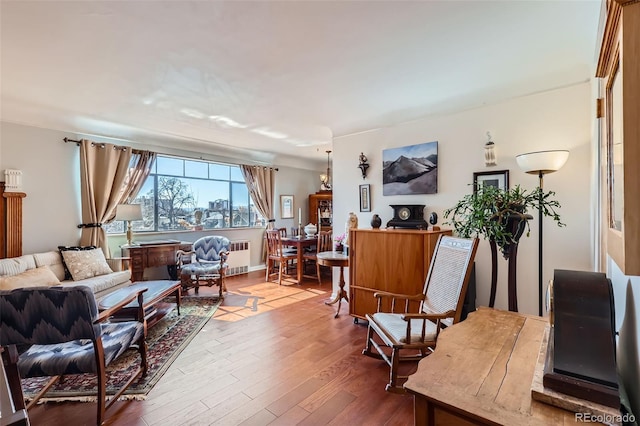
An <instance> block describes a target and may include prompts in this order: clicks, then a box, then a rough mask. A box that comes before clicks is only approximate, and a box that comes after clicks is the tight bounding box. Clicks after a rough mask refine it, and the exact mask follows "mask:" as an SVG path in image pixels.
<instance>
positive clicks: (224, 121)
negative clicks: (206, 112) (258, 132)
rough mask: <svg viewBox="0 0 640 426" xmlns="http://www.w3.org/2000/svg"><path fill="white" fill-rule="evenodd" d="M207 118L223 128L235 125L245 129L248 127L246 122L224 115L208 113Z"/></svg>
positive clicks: (237, 127)
mask: <svg viewBox="0 0 640 426" xmlns="http://www.w3.org/2000/svg"><path fill="white" fill-rule="evenodd" d="M209 120H211V121H213V122H214V123H216V124H217V125H219V126H220V127H224V128H229V127H235V128H236V129H246V128H247V127H248V126H247V125H246V124H240V123H238V122H237V121H235V120H233V119H231V118H229V117H225V116H224V115H210V116H209Z"/></svg>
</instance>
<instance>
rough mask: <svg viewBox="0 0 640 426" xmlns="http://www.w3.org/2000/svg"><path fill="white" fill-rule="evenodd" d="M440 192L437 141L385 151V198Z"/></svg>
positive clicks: (383, 177)
mask: <svg viewBox="0 0 640 426" xmlns="http://www.w3.org/2000/svg"><path fill="white" fill-rule="evenodd" d="M437 193H438V141H433V142H427V143H421V144H417V145H409V146H403V147H399V148H389V149H384V150H382V195H412V194H437Z"/></svg>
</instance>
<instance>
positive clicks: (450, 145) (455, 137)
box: [333, 83, 593, 314]
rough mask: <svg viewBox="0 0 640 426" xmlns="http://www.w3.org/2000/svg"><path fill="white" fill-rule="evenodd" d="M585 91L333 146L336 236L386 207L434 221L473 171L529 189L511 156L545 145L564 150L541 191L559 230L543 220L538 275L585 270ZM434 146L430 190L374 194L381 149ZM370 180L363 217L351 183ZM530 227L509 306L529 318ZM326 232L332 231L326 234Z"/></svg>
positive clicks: (501, 302)
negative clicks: (487, 155)
mask: <svg viewBox="0 0 640 426" xmlns="http://www.w3.org/2000/svg"><path fill="white" fill-rule="evenodd" d="M591 122H592V121H591V119H590V85H589V83H584V84H580V85H575V86H571V87H568V88H564V89H560V90H554V91H549V92H545V93H541V94H536V95H532V96H527V97H522V98H518V99H513V100H510V101H506V102H503V103H500V104H496V105H488V106H486V107H483V108H478V109H473V110H468V111H463V112H459V113H456V114H451V115H446V116H434V117H427V118H424V119H420V120H416V121H412V122H409V123H404V124H401V125H397V126H393V127H387V128H382V129H375V130H371V131H369V132H363V133H359V134H356V135H351V136H345V137H342V138H337V139H335V140H334V155H333V173H334V175H333V178H334V215H335V217H334V223H335V226H334V230H336V229H337V230H340V229H342V227H343V224H344V223H345V221H346V219H347V216H348V213H349V212H350V211H353V212H356V214H357V215H358V217H359V227H361V228H367V227H370V220H371V217H372V215H373V214H374V213H378V214H379V215H380V217H381V218H382V221H383V227H384V224H385V223H386V222H387V221H388V220H389V219H391V217H392V213H393V211H392V209H391V207H389V205H390V204H402V203H411V204H425V205H426V209H425V217H426V216H428V215H429V214H430V213H431V212H433V211H435V212H436V213H437V214H438V216H439V218H440V219H439V225H440V226H443V227H444V226H445V225H443V224H442V222H443V220H444V218H443V214H442V213H443V211H444V210H445V209H447V208H449V207H451V206H453V205H454V204H455V203H456V201H457V200H459V199H460V198H462V197H463V196H464V195H465V194H467V193H469V192H470V191H471V187H470V186H469V184H471V183H472V181H473V172H478V171H487V170H502V169H508V170H509V171H510V175H509V177H510V185H511V186H514V185H517V184H520V185H521V186H522V187H523V188H525V189H529V190H531V189H534V188H535V187H536V186H537V185H538V179H537V176H532V175H527V174H525V173H523V172H521V171H520V170H519V168H518V166H517V164H516V160H515V156H516V155H517V154H521V153H525V152H530V151H538V150H545V149H567V150H569V151H570V156H569V160H568V161H567V164H566V165H565V166H564V167H563V168H562V169H561V170H559V171H558V172H556V173H554V174H550V175H547V176H546V177H545V179H544V184H545V189H547V190H554V191H555V192H556V194H557V199H558V201H559V202H560V203H561V205H562V208H561V210H560V214H561V217H562V220H563V221H564V222H565V223H566V224H567V226H566V227H564V228H558V227H556V226H555V224H554V223H553V221H551V220H548V219H546V218H545V221H544V234H543V235H544V274H543V275H544V276H543V282H544V283H546V282H548V280H549V279H551V278H552V275H553V270H554V269H556V268H564V269H577V270H592V268H593V266H592V256H591V250H592V249H591V241H592V229H591V226H590V214H591V213H590V206H591V197H590V184H591V177H590V176H591V175H590V173H591V170H590V167H591V151H590V141H591ZM487 131H489V132H491V135H492V139H493V141H494V142H495V143H496V147H497V148H496V149H497V155H498V165H497V166H496V167H492V168H487V167H485V166H484V151H483V149H484V143H485V142H486V140H487V139H486V133H487ZM431 141H438V193H437V194H435V195H398V196H383V194H382V170H381V169H382V150H383V149H387V148H394V147H401V146H406V145H414V144H419V143H424V142H431ZM361 151H362V152H364V153H365V154H366V155H367V157H368V159H369V163H370V165H371V167H370V168H369V173H368V177H367V179H366V180H365V181H363V180H362V176H361V173H360V170H359V169H358V168H357V165H358V155H359V153H360V152H361ZM361 183H370V184H371V202H372V211H371V212H370V213H360V212H359V201H358V200H359V198H358V185H359V184H361ZM529 213H531V214H532V215H534V220H532V221H530V227H531V235H530V237H529V238H526V237H523V238H522V240H521V241H520V245H519V248H518V277H517V287H518V307H519V311H520V312H523V313H529V314H537V312H538V218H537V212H529ZM334 232H335V231H334ZM490 259H491V255H490V252H489V245H488V243H487V242H486V241H482V242H481V244H480V248H479V250H478V254H477V257H476V282H477V301H476V303H477V304H478V305H487V304H488V302H489V291H490V279H491V264H490ZM496 308H500V309H507V262H506V261H505V260H503V259H502V258H500V261H499V276H498V289H497V297H496Z"/></svg>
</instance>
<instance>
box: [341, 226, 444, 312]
mask: <svg viewBox="0 0 640 426" xmlns="http://www.w3.org/2000/svg"><path fill="white" fill-rule="evenodd" d="M440 235H451V230H449V229H442V230H438V231H423V230H415V229H352V230H351V231H350V232H349V314H350V315H351V316H353V317H354V321H355V322H358V320H359V319H364V318H365V315H366V314H371V313H374V312H376V308H377V302H376V299H375V298H374V297H373V294H374V293H375V292H376V291H380V290H382V291H389V292H393V293H403V294H420V293H422V288H423V286H424V280H425V277H426V276H427V272H428V271H429V264H430V262H431V257H432V256H433V251H434V249H435V247H436V243H437V242H438V238H439V237H440Z"/></svg>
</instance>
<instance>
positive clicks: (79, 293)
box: [0, 286, 147, 425]
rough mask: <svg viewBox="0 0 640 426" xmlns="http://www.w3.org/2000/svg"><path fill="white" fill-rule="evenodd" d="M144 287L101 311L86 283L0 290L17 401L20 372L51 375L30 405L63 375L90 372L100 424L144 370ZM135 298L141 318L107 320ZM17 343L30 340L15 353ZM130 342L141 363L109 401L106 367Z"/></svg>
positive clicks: (2, 341)
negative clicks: (118, 320) (96, 382)
mask: <svg viewBox="0 0 640 426" xmlns="http://www.w3.org/2000/svg"><path fill="white" fill-rule="evenodd" d="M144 291H146V289H143V290H140V291H138V292H132V293H131V294H130V295H129V296H127V297H125V298H124V299H123V300H122V301H120V302H119V303H117V304H116V305H114V306H113V307H112V308H110V309H108V310H105V311H102V312H100V313H98V307H97V305H96V300H95V297H94V295H93V291H92V290H91V289H90V288H89V287H87V286H75V287H31V288H19V289H15V290H3V291H0V320H1V321H0V322H1V323H2V327H1V328H0V346H3V347H5V350H4V351H3V352H2V356H3V358H4V359H3V361H4V362H5V365H6V366H7V369H8V370H10V371H11V374H10V375H9V377H12V378H14V379H16V378H17V379H18V382H17V384H16V383H10V385H11V387H12V388H14V390H12V396H13V399H14V402H16V405H17V406H18V407H19V408H24V397H23V395H22V392H21V390H20V392H19V393H18V392H16V391H15V387H16V386H17V387H18V388H19V387H20V381H19V379H20V378H28V377H47V376H49V377H52V378H51V379H50V380H49V382H48V383H47V384H46V385H45V386H44V388H43V389H42V390H41V391H40V392H39V393H38V394H37V395H36V396H35V397H34V399H33V400H32V401H31V402H30V403H29V405H28V406H27V407H26V408H27V409H29V408H31V407H32V406H34V405H35V404H36V402H37V401H38V399H40V397H42V396H43V395H45V394H46V392H47V390H49V388H50V387H51V386H53V385H54V384H55V383H56V382H57V381H58V379H59V378H60V377H61V376H62V375H67V374H84V373H92V374H95V375H96V376H97V378H98V395H97V396H98V398H97V405H98V407H97V424H98V425H100V424H102V422H103V421H104V414H105V410H106V409H107V408H109V407H111V405H112V404H113V403H114V402H115V401H116V400H117V399H118V398H119V397H120V395H122V393H123V392H124V391H125V390H126V389H127V388H128V387H129V385H130V384H131V383H133V382H134V381H135V380H136V379H137V378H138V377H140V375H142V374H145V373H146V372H147V345H146V343H145V337H146V328H147V325H146V322H145V319H144V310H143V308H142V306H143V298H142V293H143V292H144ZM136 299H137V302H138V316H137V317H138V318H140V320H139V321H123V322H113V323H111V322H108V321H107V320H108V319H109V317H110V316H111V315H113V313H114V312H115V311H117V310H119V309H121V308H122V307H124V306H126V305H128V304H129V303H131V302H133V301H135V300H136ZM16 345H30V346H29V347H28V349H27V350H26V351H24V352H22V353H20V354H18V350H17V349H16ZM132 346H137V348H138V352H139V353H140V367H139V368H137V369H136V370H135V371H132V372H131V375H130V377H129V379H128V380H127V382H126V383H125V384H124V385H123V386H122V387H121V388H120V390H119V391H118V392H117V393H116V394H115V395H114V396H113V397H112V398H111V399H110V400H108V401H107V399H106V375H105V372H106V367H107V365H109V364H110V363H111V362H112V361H114V360H115V359H116V358H118V357H119V356H120V355H122V354H123V353H124V352H125V351H126V350H127V349H128V348H130V347H132ZM16 399H17V401H16ZM2 414H3V415H4V412H3V413H2Z"/></svg>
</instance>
